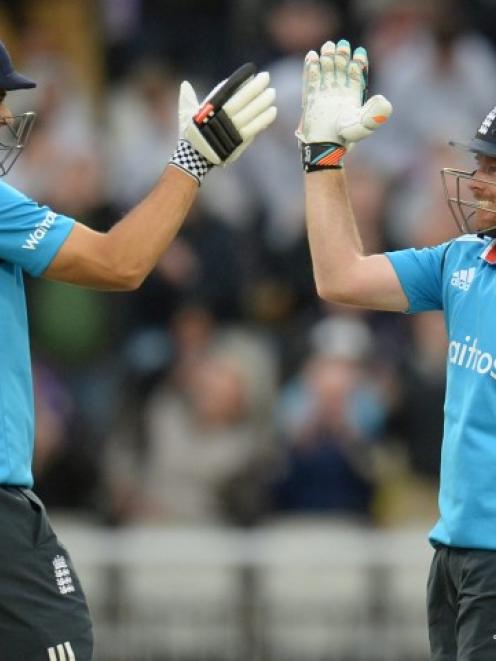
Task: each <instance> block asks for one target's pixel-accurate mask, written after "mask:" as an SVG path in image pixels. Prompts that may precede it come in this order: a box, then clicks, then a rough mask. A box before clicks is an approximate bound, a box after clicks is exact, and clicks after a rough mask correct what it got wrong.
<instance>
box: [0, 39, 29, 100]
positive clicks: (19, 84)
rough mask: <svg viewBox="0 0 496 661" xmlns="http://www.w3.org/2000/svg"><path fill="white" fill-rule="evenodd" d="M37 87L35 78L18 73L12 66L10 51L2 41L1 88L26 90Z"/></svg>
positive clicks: (0, 46) (0, 43)
mask: <svg viewBox="0 0 496 661" xmlns="http://www.w3.org/2000/svg"><path fill="white" fill-rule="evenodd" d="M32 87H36V83H35V82H34V80H31V79H30V78H27V76H23V75H22V74H20V73H18V72H17V71H16V70H15V69H14V67H13V66H12V60H11V59H10V55H9V51H8V50H7V49H6V48H5V44H4V43H3V42H1V41H0V90H6V91H7V92H10V91H12V90H25V89H30V88H32Z"/></svg>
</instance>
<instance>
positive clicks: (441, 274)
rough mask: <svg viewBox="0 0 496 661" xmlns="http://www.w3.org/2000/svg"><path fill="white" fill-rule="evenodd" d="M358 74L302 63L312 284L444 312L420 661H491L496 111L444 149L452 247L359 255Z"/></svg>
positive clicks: (345, 57)
mask: <svg viewBox="0 0 496 661" xmlns="http://www.w3.org/2000/svg"><path fill="white" fill-rule="evenodd" d="M367 71H368V61H367V54H366V52H365V50H364V49H363V48H357V49H356V50H355V51H353V52H352V51H351V49H350V45H349V43H348V42H347V41H346V40H342V41H339V42H338V43H337V44H336V45H335V44H334V43H332V42H330V41H329V42H327V43H325V44H324V45H323V46H322V49H321V51H320V53H317V52H315V51H310V52H309V53H308V54H307V56H306V59H305V63H304V82H303V114H302V119H301V124H300V126H299V128H298V131H297V136H298V138H299V140H300V145H301V150H302V160H303V167H304V172H305V175H304V177H305V190H306V218H307V225H308V236H309V241H310V248H311V253H312V261H313V268H314V276H315V283H316V287H317V291H318V293H319V295H320V296H321V297H322V298H323V299H324V300H326V301H332V302H337V303H345V304H350V305H356V306H360V307H363V308H371V309H375V310H389V311H392V312H406V313H409V314H415V313H417V312H424V311H426V310H442V311H443V314H444V318H445V322H446V329H447V333H448V339H449V350H448V355H447V360H446V372H447V388H446V400H445V406H444V414H445V418H444V437H443V443H442V456H441V477H440V491H439V520H438V521H437V523H436V524H435V526H434V527H433V529H432V530H431V532H430V534H429V540H430V543H431V544H432V546H433V548H434V556H433V560H432V565H431V570H430V575H429V581H428V595H427V608H428V622H429V639H430V646H431V654H432V656H431V658H432V660H433V661H494V659H496V332H495V329H494V328H493V323H494V320H495V318H496V107H495V108H493V109H492V110H490V112H489V113H488V115H487V116H486V117H485V118H484V119H483V121H482V123H481V125H480V126H479V128H478V129H477V132H476V134H475V136H474V137H473V138H472V139H471V140H470V141H468V142H466V143H461V144H460V143H452V145H453V146H455V147H459V148H462V149H465V150H468V151H469V152H471V153H472V154H473V156H474V159H475V163H474V169H473V171H471V172H465V171H460V170H454V169H450V168H445V169H444V170H443V171H442V178H443V185H444V190H445V194H446V199H447V203H448V205H449V208H450V209H451V211H452V214H453V216H454V218H455V221H456V224H457V227H458V229H459V230H460V232H461V234H460V235H459V236H457V237H456V238H454V239H452V240H451V241H448V242H446V243H443V244H442V245H437V246H434V247H429V248H424V249H422V250H416V249H407V250H399V251H396V252H389V253H385V254H382V255H365V254H364V251H363V248H362V243H361V240H360V236H359V233H358V230H357V225H356V222H355V218H354V216H353V211H352V209H351V206H350V202H349V199H348V193H347V186H348V184H347V181H346V175H345V170H344V167H343V164H344V162H345V161H346V155H347V153H348V152H349V150H350V148H351V147H352V146H353V145H354V144H355V143H356V142H358V141H360V140H363V139H365V138H367V137H368V136H369V135H371V134H372V133H373V132H374V131H375V130H376V129H377V128H379V127H380V126H381V124H383V123H384V122H385V121H386V120H387V119H388V118H389V116H390V114H391V110H392V108H391V104H390V103H389V102H388V101H387V100H386V99H385V98H384V97H382V96H374V97H372V98H371V99H369V100H367V99H366V76H367ZM460 93H463V90H460ZM420 95H421V90H420ZM420 100H421V96H420ZM356 148H357V149H359V148H360V147H359V146H357V147H356ZM350 185H352V186H356V185H359V182H353V181H351V182H350Z"/></svg>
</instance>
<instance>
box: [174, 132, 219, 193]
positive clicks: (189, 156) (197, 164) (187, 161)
mask: <svg viewBox="0 0 496 661" xmlns="http://www.w3.org/2000/svg"><path fill="white" fill-rule="evenodd" d="M169 163H170V164H171V165H175V166H176V167H178V168H180V169H181V170H183V171H184V172H186V173H187V174H189V175H190V176H191V177H193V178H194V179H196V181H197V182H198V184H199V185H201V183H202V181H203V179H204V178H205V175H206V174H207V173H208V171H209V170H210V169H211V168H212V167H213V165H212V163H210V162H209V161H207V159H206V158H205V156H202V154H200V152H199V151H198V150H196V149H195V148H194V147H193V146H192V145H191V144H190V143H189V142H188V141H187V140H182V139H181V140H179V142H178V143H177V147H176V151H175V152H174V153H173V154H172V156H171V157H170V160H169Z"/></svg>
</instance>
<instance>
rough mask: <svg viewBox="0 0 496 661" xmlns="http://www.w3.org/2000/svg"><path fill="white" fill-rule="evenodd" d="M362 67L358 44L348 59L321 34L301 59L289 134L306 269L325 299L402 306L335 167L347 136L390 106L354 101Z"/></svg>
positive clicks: (344, 48) (363, 131) (359, 135)
mask: <svg viewBox="0 0 496 661" xmlns="http://www.w3.org/2000/svg"><path fill="white" fill-rule="evenodd" d="M366 72H367V56H366V53H365V50H364V49H357V50H356V51H355V53H354V57H353V60H351V61H350V47H349V44H348V42H347V41H344V40H343V41H341V42H339V43H338V45H337V47H335V46H334V44H333V43H332V42H327V43H326V44H324V46H323V47H322V50H321V55H320V57H319V55H318V54H317V53H315V52H314V51H311V52H310V53H308V55H307V57H306V60H305V67H304V82H303V116H302V121H301V123H300V126H299V128H298V131H297V136H298V138H299V139H300V143H301V147H302V160H303V167H304V170H305V175H304V176H305V195H306V205H305V207H306V220H307V228H308V239H309V243H310V250H311V255H312V262H313V269H314V277H315V283H316V287H317V292H318V294H319V296H321V297H322V298H323V299H325V300H327V301H331V302H336V303H347V304H350V305H357V306H361V307H367V308H373V309H380V310H392V311H404V310H406V309H407V307H408V301H407V299H406V296H405V294H404V292H403V289H402V288H401V285H400V282H399V280H398V278H397V276H396V273H395V271H394V269H393V267H392V266H391V263H390V261H389V260H388V258H387V257H386V256H384V255H370V256H366V255H364V254H363V247H362V242H361V240H360V236H359V233H358V228H357V225H356V222H355V218H354V215H353V211H352V208H351V204H350V201H349V198H348V192H347V182H346V177H345V173H344V170H343V167H342V159H343V157H344V155H345V154H346V152H347V150H348V149H349V146H350V144H351V143H353V142H356V141H358V140H362V139H363V138H365V137H367V136H368V135H370V134H371V133H372V132H373V131H374V130H375V129H376V128H377V127H378V126H380V124H381V123H383V122H384V121H386V119H387V118H388V117H389V114H390V113H391V105H390V104H389V102H388V101H387V100H386V99H384V97H381V96H375V97H372V98H371V99H370V100H369V101H368V102H367V103H366V104H365V105H363V106H362V101H363V98H364V89H365V81H364V75H366ZM356 183H357V184H358V182H356Z"/></svg>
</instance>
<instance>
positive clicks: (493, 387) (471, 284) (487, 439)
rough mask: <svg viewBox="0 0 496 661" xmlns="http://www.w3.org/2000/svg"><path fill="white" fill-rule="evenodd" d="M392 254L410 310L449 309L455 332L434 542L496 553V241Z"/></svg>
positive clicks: (469, 238) (467, 240)
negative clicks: (438, 516) (490, 550)
mask: <svg viewBox="0 0 496 661" xmlns="http://www.w3.org/2000/svg"><path fill="white" fill-rule="evenodd" d="M387 257H388V258H389V260H390V261H391V263H392V265H393V268H394V270H395V271H396V274H397V276H398V278H399V280H400V283H401V285H402V287H403V290H404V292H405V294H406V296H407V298H408V302H409V309H408V312H412V313H413V312H423V311H425V310H443V311H444V317H445V322H446V328H447V333H448V340H449V348H448V356H447V361H446V364H447V383H446V398H445V407H444V413H445V422H444V434H443V444H442V451H441V483H440V491H439V510H440V519H439V521H438V522H437V524H436V525H435V527H434V528H433V530H432V531H431V532H430V535H429V539H430V540H431V542H432V543H433V544H434V545H435V544H436V543H439V542H440V543H442V544H447V545H449V546H457V547H465V548H478V549H492V550H496V332H495V329H494V328H493V324H494V323H495V321H496V264H495V262H496V240H491V239H489V238H479V237H478V236H475V235H465V236H462V237H460V238H458V239H456V240H453V241H450V242H448V243H445V244H442V245H439V246H436V247H433V248H424V249H423V250H415V249H411V250H400V251H397V252H392V253H387Z"/></svg>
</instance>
